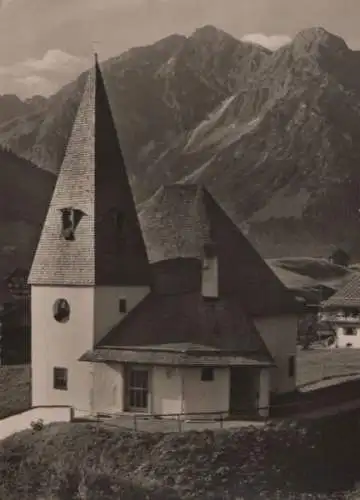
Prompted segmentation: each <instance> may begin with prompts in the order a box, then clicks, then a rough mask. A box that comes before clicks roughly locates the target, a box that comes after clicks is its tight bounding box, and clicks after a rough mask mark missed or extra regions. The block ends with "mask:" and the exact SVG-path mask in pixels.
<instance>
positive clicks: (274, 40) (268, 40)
mask: <svg viewBox="0 0 360 500" xmlns="http://www.w3.org/2000/svg"><path fill="white" fill-rule="evenodd" d="M242 41H244V42H251V43H256V44H257V45H262V46H263V47H265V48H267V49H269V50H276V49H278V48H279V47H282V46H283V45H286V44H288V43H290V42H291V38H290V37H289V36H287V35H269V36H268V35H264V34H263V33H249V34H247V35H245V36H243V37H242Z"/></svg>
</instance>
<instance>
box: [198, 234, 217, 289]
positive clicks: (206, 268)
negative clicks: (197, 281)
mask: <svg viewBox="0 0 360 500" xmlns="http://www.w3.org/2000/svg"><path fill="white" fill-rule="evenodd" d="M201 291H202V296H203V297H204V298H212V299H214V298H217V297H218V296H219V277H218V258H217V252H216V247H215V244H214V243H205V245H204V248H203V261H202V278H201Z"/></svg>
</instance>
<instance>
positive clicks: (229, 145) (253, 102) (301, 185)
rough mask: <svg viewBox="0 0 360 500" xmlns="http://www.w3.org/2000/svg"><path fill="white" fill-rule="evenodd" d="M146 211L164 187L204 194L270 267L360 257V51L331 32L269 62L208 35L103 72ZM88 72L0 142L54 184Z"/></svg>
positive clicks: (12, 126)
mask: <svg viewBox="0 0 360 500" xmlns="http://www.w3.org/2000/svg"><path fill="white" fill-rule="evenodd" d="M102 68H103V72H104V76H105V80H106V83H107V87H108V93H109V97H110V100H111V104H112V107H113V110H114V115H115V116H114V118H115V122H116V125H117V129H118V133H119V137H120V142H121V145H122V148H123V150H124V156H125V159H126V162H127V164H128V167H129V173H130V179H131V183H132V186H133V189H134V192H135V196H136V199H137V202H138V203H139V204H140V208H141V209H142V210H146V207H147V206H149V204H151V198H152V196H153V195H154V193H155V192H156V191H157V190H158V188H159V187H160V186H161V185H162V184H168V183H171V182H201V183H203V184H205V185H206V187H207V188H208V189H209V190H210V192H211V193H212V194H213V195H214V196H215V197H216V198H217V199H218V200H219V202H220V203H221V204H222V205H223V206H224V208H225V209H226V211H227V212H228V213H229V215H230V216H231V217H232V218H233V219H234V221H235V222H236V223H237V224H238V225H239V226H240V227H241V228H242V229H243V230H244V232H245V233H246V234H247V236H248V238H249V239H250V241H251V242H252V243H253V244H255V246H256V247H257V249H258V250H259V251H260V253H261V254H262V255H263V256H264V257H269V258H277V257H284V256H289V257H291V256H299V255H307V256H314V257H317V256H324V255H325V256H326V255H328V254H329V253H330V247H331V246H332V245H335V246H336V245H338V246H344V247H346V248H348V249H349V251H350V252H351V253H352V254H353V256H354V258H360V235H359V236H358V235H357V233H358V230H357V227H358V225H359V207H360V174H359V169H358V164H359V162H360V127H359V125H360V69H357V68H360V53H359V52H357V51H352V50H351V49H349V48H348V47H347V45H346V43H345V42H344V40H342V39H341V38H340V37H338V36H336V35H333V34H331V33H329V32H327V31H326V30H324V29H323V28H319V27H316V28H310V29H306V30H303V31H301V32H300V33H299V34H297V35H296V36H295V37H294V39H293V41H292V42H291V43H289V44H287V45H284V46H283V47H281V48H279V49H277V50H276V51H273V52H271V51H270V50H268V49H265V48H263V47H261V46H259V45H255V44H251V43H249V42H242V41H239V40H237V39H235V38H234V37H232V36H231V35H228V34H227V33H225V32H224V31H221V30H218V29H217V28H215V27H213V26H205V27H203V28H200V29H198V30H196V31H195V32H194V33H193V34H192V35H190V36H188V37H185V36H182V35H171V36H169V37H167V38H165V39H162V40H159V41H158V42H156V43H155V44H153V45H150V46H145V47H137V48H133V49H130V50H129V51H127V52H125V53H124V54H121V55H120V56H118V57H114V58H111V59H109V60H107V61H104V62H103V63H102ZM85 79H86V72H85V73H83V74H82V75H80V76H79V78H78V79H77V80H76V81H74V82H70V83H69V84H68V85H66V86H65V87H63V88H62V89H61V90H60V91H59V92H58V93H57V94H55V95H54V96H52V97H51V98H50V99H48V100H47V101H46V105H45V108H42V109H41V110H39V109H37V110H36V111H33V112H32V113H30V114H28V115H26V116H25V117H24V116H23V115H21V116H20V117H18V118H17V117H15V118H13V119H12V120H11V121H10V122H9V121H7V122H6V123H5V124H1V119H0V143H2V144H3V145H5V146H7V147H9V148H11V149H12V150H13V151H14V152H15V153H16V154H18V155H20V156H23V157H25V158H27V159H28V160H30V161H31V162H32V163H35V164H37V165H38V166H40V167H41V168H42V169H44V170H48V171H50V172H54V173H56V172H57V170H58V168H59V166H60V164H61V161H62V158H63V155H64V151H65V147H66V143H67V139H68V136H69V133H70V130H71V125H72V122H73V120H74V116H75V112H76V108H77V104H78V102H79V100H80V96H81V92H82V89H83V85H84V82H85Z"/></svg>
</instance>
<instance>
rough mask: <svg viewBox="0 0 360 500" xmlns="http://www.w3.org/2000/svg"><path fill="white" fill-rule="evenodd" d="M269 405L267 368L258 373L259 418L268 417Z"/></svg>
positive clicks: (268, 372)
mask: <svg viewBox="0 0 360 500" xmlns="http://www.w3.org/2000/svg"><path fill="white" fill-rule="evenodd" d="M269 404H270V371H269V369H268V368H261V370H260V373H259V398H258V412H259V415H260V416H261V417H267V416H268V415H269Z"/></svg>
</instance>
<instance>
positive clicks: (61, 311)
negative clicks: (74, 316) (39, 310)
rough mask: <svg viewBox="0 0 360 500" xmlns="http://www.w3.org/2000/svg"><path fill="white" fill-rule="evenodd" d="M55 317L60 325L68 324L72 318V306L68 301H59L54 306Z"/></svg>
mask: <svg viewBox="0 0 360 500" xmlns="http://www.w3.org/2000/svg"><path fill="white" fill-rule="evenodd" d="M53 315H54V318H55V319H56V321H58V322H59V323H66V321H68V320H69V318H70V305H69V302H68V301H67V300H66V299H57V300H56V301H55V303H54V306H53Z"/></svg>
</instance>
